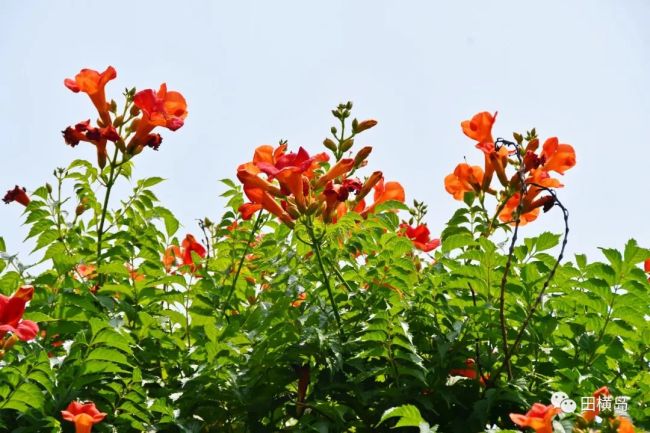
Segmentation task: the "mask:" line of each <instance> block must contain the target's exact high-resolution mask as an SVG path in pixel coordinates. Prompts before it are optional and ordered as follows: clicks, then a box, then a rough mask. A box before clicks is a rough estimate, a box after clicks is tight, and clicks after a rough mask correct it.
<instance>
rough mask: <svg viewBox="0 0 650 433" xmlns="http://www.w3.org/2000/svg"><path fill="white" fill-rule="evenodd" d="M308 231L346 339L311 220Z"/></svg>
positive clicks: (339, 324) (338, 325)
mask: <svg viewBox="0 0 650 433" xmlns="http://www.w3.org/2000/svg"><path fill="white" fill-rule="evenodd" d="M307 231H308V233H309V238H310V239H311V247H312V249H313V250H314V254H315V255H316V260H318V266H319V267H320V270H321V273H322V274H323V284H324V285H325V288H326V289H327V295H328V297H329V299H330V303H331V304H332V310H333V311H334V318H335V319H336V325H337V327H338V329H339V335H340V336H341V340H345V333H344V332H343V327H342V326H341V316H340V315H339V309H338V307H337V306H336V301H335V300H334V294H333V293H332V286H331V285H330V280H329V276H328V275H327V272H326V271H325V265H324V264H323V256H322V255H321V251H320V242H319V241H318V240H317V239H316V235H315V234H314V228H313V227H312V225H311V222H309V223H308V224H307Z"/></svg>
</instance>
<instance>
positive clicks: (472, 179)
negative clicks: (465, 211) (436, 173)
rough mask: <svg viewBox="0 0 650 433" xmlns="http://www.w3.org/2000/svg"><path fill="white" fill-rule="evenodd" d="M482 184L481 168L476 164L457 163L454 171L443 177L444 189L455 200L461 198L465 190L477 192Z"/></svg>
mask: <svg viewBox="0 0 650 433" xmlns="http://www.w3.org/2000/svg"><path fill="white" fill-rule="evenodd" d="M482 184H483V170H482V169H481V167H479V166H478V165H469V164H465V163H462V164H458V165H457V166H456V168H455V169H454V172H453V173H452V174H450V175H448V176H447V177H445V190H446V191H447V192H448V193H449V194H451V195H453V196H454V198H455V199H456V200H462V199H463V197H464V196H465V193H466V192H471V191H474V192H479V191H481V188H482Z"/></svg>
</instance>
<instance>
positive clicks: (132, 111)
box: [129, 105, 140, 116]
mask: <svg viewBox="0 0 650 433" xmlns="http://www.w3.org/2000/svg"><path fill="white" fill-rule="evenodd" d="M129 113H130V114H131V116H137V115H138V114H140V109H139V108H138V107H136V106H135V105H132V106H131V109H130V110H129Z"/></svg>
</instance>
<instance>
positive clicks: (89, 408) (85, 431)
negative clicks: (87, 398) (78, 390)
mask: <svg viewBox="0 0 650 433" xmlns="http://www.w3.org/2000/svg"><path fill="white" fill-rule="evenodd" d="M61 416H62V417H63V419H64V420H66V421H70V422H73V423H74V426H75V432H76V433H90V432H91V430H92V428H93V425H94V424H97V423H99V422H101V421H102V420H103V419H104V418H106V414H105V413H104V412H100V411H99V410H98V409H97V407H96V406H95V403H93V402H88V403H80V402H77V401H73V402H72V403H70V404H69V405H68V407H67V408H66V409H65V410H62V411H61Z"/></svg>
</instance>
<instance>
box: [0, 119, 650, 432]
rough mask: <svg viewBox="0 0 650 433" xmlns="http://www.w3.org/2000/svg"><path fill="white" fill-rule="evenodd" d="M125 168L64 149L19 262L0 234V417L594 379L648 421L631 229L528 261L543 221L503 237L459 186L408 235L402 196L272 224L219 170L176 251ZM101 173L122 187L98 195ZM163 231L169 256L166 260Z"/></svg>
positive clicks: (185, 412) (522, 391)
mask: <svg viewBox="0 0 650 433" xmlns="http://www.w3.org/2000/svg"><path fill="white" fill-rule="evenodd" d="M346 110H348V111H346ZM346 112H349V108H345V106H344V107H343V108H341V107H339V110H338V111H337V114H336V115H337V117H339V118H342V119H341V120H342V122H343V120H344V118H345V117H347V116H346V115H345V114H344V113H346ZM348 115H349V114H348ZM375 123H376V122H375ZM356 124H357V131H359V129H360V126H359V125H360V123H359V122H357V123H356ZM368 125H369V124H365V127H370V126H368ZM339 138H340V140H338V144H334V143H333V142H331V143H329V147H332V146H333V149H334V150H333V152H334V154H335V155H337V156H338V157H339V158H340V157H341V156H342V155H343V154H344V153H345V151H343V150H342V148H344V147H345V146H347V144H346V140H348V139H349V138H346V137H345V136H343V133H341V137H339ZM326 146H328V144H327V143H326ZM350 146H351V144H350ZM347 149H349V147H348V148H347ZM109 162H110V161H109ZM132 169H133V167H132V161H130V160H127V161H126V162H124V163H123V164H122V165H120V166H119V168H118V169H115V167H114V166H113V165H112V163H111V164H109V166H106V167H104V168H97V167H95V166H93V165H92V164H91V163H89V162H87V161H74V162H73V163H72V164H70V166H69V167H67V168H65V169H57V170H56V171H55V173H54V176H55V181H56V182H55V184H54V187H52V186H50V185H49V184H48V185H44V186H42V187H40V188H37V189H36V190H35V191H33V193H32V194H31V202H30V203H29V204H28V205H27V207H26V209H25V223H26V224H27V225H28V226H29V228H30V229H29V234H28V239H33V240H34V243H35V249H34V255H35V256H36V257H38V259H37V260H36V262H35V263H34V264H33V265H29V266H26V265H24V264H22V262H21V261H19V259H18V258H17V257H16V256H14V255H11V254H8V253H6V252H5V245H4V242H2V240H1V238H0V251H1V252H2V255H1V256H0V292H1V293H3V294H5V295H10V294H11V293H13V291H14V290H15V289H16V288H17V287H18V286H20V285H21V284H33V285H34V286H35V288H36V290H35V294H34V298H33V299H32V301H31V303H30V304H29V305H28V308H27V311H26V313H25V318H26V319H30V320H33V321H35V322H38V324H39V326H40V328H41V334H40V336H39V338H37V339H36V340H35V341H32V342H29V343H19V344H16V345H15V346H13V347H11V348H7V350H4V351H3V352H2V353H3V355H4V358H3V359H2V361H1V362H0V428H3V429H13V430H12V431H20V432H47V431H53V432H54V431H59V429H60V428H61V427H63V428H64V431H71V430H70V428H71V425H68V424H67V423H66V424H65V425H64V424H63V423H62V422H61V418H60V416H59V412H60V411H61V410H63V409H64V408H65V407H66V405H67V404H68V403H69V402H70V401H73V400H77V399H78V400H88V401H93V402H95V403H96V405H97V407H99V408H100V409H101V410H102V411H103V412H106V413H108V416H107V418H106V420H105V421H104V422H102V423H99V424H97V425H96V426H95V427H94V429H95V430H96V431H99V432H108V431H120V432H122V431H124V432H126V431H165V432H208V431H231V432H234V431H251V432H265V431H296V432H303V431H304V432H311V431H314V432H353V431H356V432H362V431H373V432H380V431H390V430H392V429H393V428H401V427H405V428H411V429H412V431H415V429H419V431H420V432H434V431H441V432H452V433H453V432H459V433H460V432H477V431H482V430H483V429H484V428H485V426H486V425H487V424H496V425H499V426H500V427H502V428H512V427H513V424H512V422H511V421H510V418H509V416H508V415H509V414H510V413H512V412H521V411H522V410H524V411H525V409H526V408H527V407H528V406H529V405H530V404H531V403H532V402H535V401H546V400H548V399H549V398H550V394H551V393H552V392H553V391H564V392H566V393H567V394H568V395H570V396H573V397H574V398H576V399H579V397H580V396H588V395H591V393H592V392H593V391H594V390H595V389H597V388H599V387H600V386H602V385H607V386H608V387H609V389H610V391H611V392H612V393H613V394H614V395H626V396H629V397H630V406H629V414H630V415H631V417H632V418H633V419H634V420H635V422H636V425H637V426H640V427H646V428H648V427H650V424H649V420H650V408H649V407H648V405H647V402H648V401H650V373H649V371H648V366H649V364H648V353H649V351H648V341H650V322H649V321H648V313H649V312H650V305H649V302H650V293H649V291H650V283H649V282H648V277H647V275H646V273H645V272H644V270H643V269H641V268H640V267H639V265H640V264H641V263H642V262H644V260H646V259H648V258H650V250H647V249H645V248H642V247H640V246H639V245H638V244H637V243H636V242H635V241H634V240H630V241H629V242H628V243H627V244H626V245H625V247H624V249H623V251H618V250H616V249H605V248H604V249H602V252H603V255H604V257H605V261H603V262H588V261H587V258H586V257H585V256H583V255H577V256H576V257H575V259H574V260H573V261H566V262H563V263H561V264H560V265H559V267H558V268H557V271H556V272H555V275H554V276H553V278H552V279H551V280H549V275H550V273H551V271H552V269H553V268H554V266H555V263H556V256H555V255H554V254H556V252H557V250H558V245H559V243H560V242H561V240H562V237H561V236H559V235H556V234H552V233H543V234H541V235H539V236H537V237H534V238H527V239H524V240H523V241H522V242H520V243H518V245H516V246H515V248H514V250H513V254H512V255H511V256H510V257H509V252H508V246H509V245H508V243H505V244H497V243H495V241H493V240H492V239H491V237H490V236H486V235H485V228H486V227H487V226H489V224H490V223H491V221H490V220H489V219H486V217H485V215H484V213H483V212H482V209H481V207H480V206H476V205H474V197H471V196H468V197H466V198H467V200H466V202H467V206H466V207H463V208H461V209H459V210H457V211H456V212H455V213H454V215H453V216H452V218H451V219H450V221H449V223H448V225H447V226H446V227H445V229H444V230H443V231H442V236H441V238H442V247H441V248H440V249H438V250H436V251H435V252H432V253H430V254H424V253H422V252H419V251H418V250H417V249H415V248H414V244H413V242H411V240H410V239H409V238H408V237H406V236H404V233H403V232H402V231H401V229H400V219H399V214H398V212H399V211H403V210H408V209H409V208H408V207H407V206H405V205H404V204H403V203H400V202H395V201H386V202H384V203H381V204H380V205H378V206H377V207H376V208H375V210H374V212H373V213H369V214H366V215H363V216H362V215H361V214H360V213H357V212H353V211H350V212H348V213H346V214H345V215H343V216H341V217H340V218H339V219H338V220H337V221H336V222H330V223H328V224H323V223H322V222H320V221H318V220H315V219H311V220H304V219H298V220H297V224H296V226H295V229H293V230H292V229H291V228H290V227H288V226H287V225H286V224H282V223H281V222H279V221H278V220H277V219H275V218H272V217H271V216H270V215H269V214H268V213H266V212H263V211H262V212H260V213H259V214H258V216H257V217H256V218H253V219H250V220H243V219H241V218H240V216H239V212H238V210H239V208H240V206H241V205H242V204H243V203H244V198H243V196H242V190H241V189H240V187H239V186H238V185H237V184H236V183H234V182H232V181H230V180H228V179H224V180H223V181H222V183H223V185H224V186H225V188H226V189H225V191H224V193H223V196H224V197H226V198H227V200H228V202H227V208H226V209H225V212H224V213H223V215H222V216H221V217H220V218H218V219H217V222H213V221H211V220H210V219H208V218H205V219H203V220H202V221H201V224H200V226H199V229H200V232H199V233H200V236H197V238H199V239H201V241H202V243H203V247H202V248H204V250H205V254H198V253H197V252H196V251H194V252H192V251H191V250H190V247H191V243H190V242H189V237H187V236H185V237H183V236H179V228H180V224H179V221H178V220H177V219H176V218H175V217H174V215H173V213H172V212H171V211H170V210H168V209H166V208H165V207H163V206H162V204H161V203H159V201H158V199H157V197H156V195H155V193H154V187H155V186H156V185H157V184H159V183H160V182H162V181H163V179H162V178H159V177H153V178H147V179H141V180H137V181H134V180H132ZM114 170H116V171H115V172H114ZM120 179H121V180H122V181H129V182H131V183H132V184H133V189H132V192H131V193H130V194H129V195H128V196H127V197H124V198H122V199H121V201H120V203H119V204H118V205H114V204H113V202H109V205H108V206H106V205H105V204H104V202H103V201H102V200H103V198H100V197H101V191H102V190H105V187H106V186H107V185H109V184H112V183H113V182H115V181H117V180H120ZM67 192H69V193H70V196H66V195H65V194H66V193H67ZM107 202H108V201H107ZM416 208H418V209H420V210H421V209H422V207H421V206H420V205H417V204H416ZM418 212H419V211H417V210H416V211H414V210H412V209H411V214H412V215H416V216H417V218H418V220H419V218H421V216H422V215H420V214H419V213H418ZM500 227H501V228H504V229H505V230H506V231H507V230H509V228H508V226H507V225H505V224H504V225H500ZM100 233H101V236H99V234H100ZM312 235H313V236H312ZM316 235H318V236H316ZM310 236H312V241H311V242H310V241H306V239H309V238H310ZM100 237H101V241H100V240H99V238H100ZM316 238H318V242H317V243H316V242H314V240H315V239H316ZM170 246H172V247H171V249H170ZM174 248H177V249H178V250H179V251H181V253H182V254H183V252H187V254H186V255H185V256H184V257H185V262H183V263H174V264H173V265H171V262H169V261H167V260H168V258H169V254H170V251H171V252H173V251H176V250H175V249H174ZM188 251H189V252H188ZM172 259H174V257H173V256H172ZM504 273H505V274H506V276H507V278H506V279H504V278H503V276H504ZM546 286H547V287H546ZM543 289H544V290H543ZM502 293H504V296H503V306H501V301H502V298H501V296H502V295H501V294H502ZM330 295H331V296H330ZM538 297H539V299H540V301H541V302H540V304H539V306H536V307H535V308H533V306H534V305H535V304H536V300H537V299H538ZM501 315H503V318H504V321H503V322H502V321H501V319H500V316H501ZM529 315H530V317H528V316H529ZM504 336H505V342H504V341H503V338H504ZM504 345H505V346H506V347H508V351H504V350H503V349H502V348H503V347H504ZM506 356H508V358H509V364H510V369H511V371H507V366H506V363H507V360H506V359H505V358H506ZM469 359H471V360H472V361H473V363H471V364H469V363H468V360H469ZM468 368H469V371H468ZM472 371H473V373H471V372H472ZM572 416H573V417H575V415H569V416H567V417H565V419H564V421H569V422H570V421H571V420H573V419H574V418H572ZM504 431H505V430H504Z"/></svg>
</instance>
